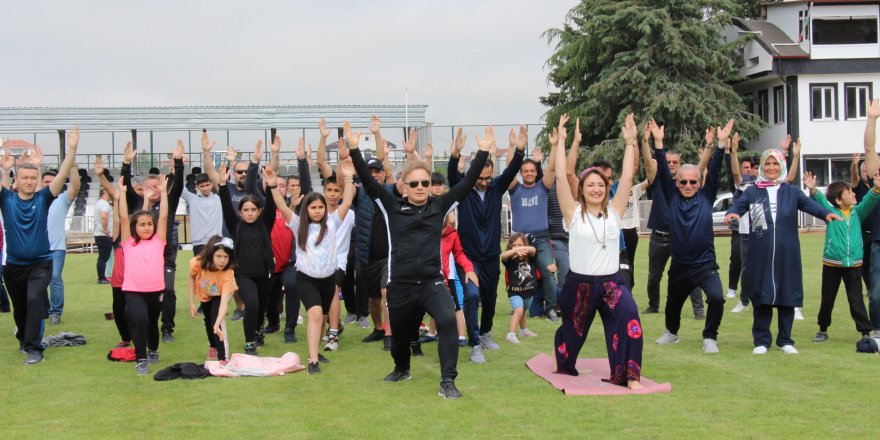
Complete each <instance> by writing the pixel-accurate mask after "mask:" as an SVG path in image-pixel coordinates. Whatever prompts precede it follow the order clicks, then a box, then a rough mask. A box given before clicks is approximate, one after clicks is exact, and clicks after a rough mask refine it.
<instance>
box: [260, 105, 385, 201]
mask: <svg viewBox="0 0 880 440" xmlns="http://www.w3.org/2000/svg"><path fill="white" fill-rule="evenodd" d="M318 131H319V132H320V134H321V138H320V139H318V152H317V156H318V158H317V159H318V172H320V173H321V177H322V178H324V179H326V178H328V177H330V176H332V175H333V167H331V166H330V164H329V163H327V138H328V137H330V129H329V128H327V121H325V120H324V118H321V121H320V122H318ZM300 142H304V141H303V139H302V138H300ZM341 143H342V139H339V141H337V144H341ZM376 145H379V144H376ZM298 148H299V146H297V159H299V149H298ZM303 148H305V145H303ZM303 194H305V192H303ZM276 204H277V201H276Z"/></svg>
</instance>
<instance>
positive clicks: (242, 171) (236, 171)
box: [235, 170, 247, 174]
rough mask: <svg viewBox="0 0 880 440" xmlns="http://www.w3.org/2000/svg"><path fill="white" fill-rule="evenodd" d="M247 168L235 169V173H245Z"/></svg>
mask: <svg viewBox="0 0 880 440" xmlns="http://www.w3.org/2000/svg"><path fill="white" fill-rule="evenodd" d="M246 172H247V170H235V174H244V173H246Z"/></svg>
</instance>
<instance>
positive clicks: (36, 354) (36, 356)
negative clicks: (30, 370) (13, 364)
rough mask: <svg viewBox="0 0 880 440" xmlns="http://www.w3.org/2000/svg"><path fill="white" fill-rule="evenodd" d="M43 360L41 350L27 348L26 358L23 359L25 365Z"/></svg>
mask: <svg viewBox="0 0 880 440" xmlns="http://www.w3.org/2000/svg"><path fill="white" fill-rule="evenodd" d="M42 361H43V352H42V351H40V350H28V352H27V359H26V360H25V361H24V364H25V365H34V364H39V363H40V362H42Z"/></svg>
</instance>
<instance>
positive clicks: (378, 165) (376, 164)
mask: <svg viewBox="0 0 880 440" xmlns="http://www.w3.org/2000/svg"><path fill="white" fill-rule="evenodd" d="M367 168H375V169H377V170H379V171H385V167H384V166H383V165H382V161H381V160H379V159H376V158H375V157H371V158H370V160H368V161H367Z"/></svg>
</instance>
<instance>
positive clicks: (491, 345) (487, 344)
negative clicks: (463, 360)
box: [480, 333, 501, 350]
mask: <svg viewBox="0 0 880 440" xmlns="http://www.w3.org/2000/svg"><path fill="white" fill-rule="evenodd" d="M480 344H481V345H482V346H483V348H485V349H486V350H501V346H500V345H498V343H496V342H495V340H494V339H492V333H484V334H482V335H480Z"/></svg>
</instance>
